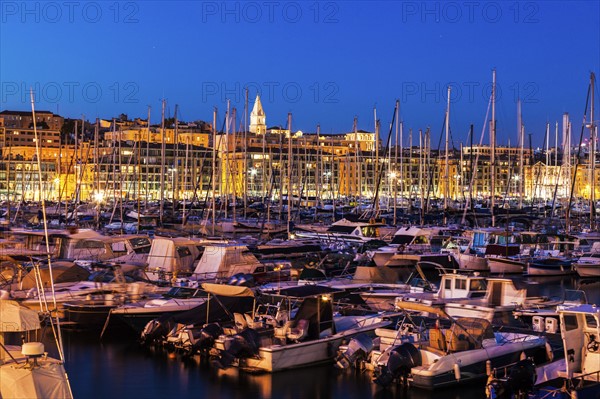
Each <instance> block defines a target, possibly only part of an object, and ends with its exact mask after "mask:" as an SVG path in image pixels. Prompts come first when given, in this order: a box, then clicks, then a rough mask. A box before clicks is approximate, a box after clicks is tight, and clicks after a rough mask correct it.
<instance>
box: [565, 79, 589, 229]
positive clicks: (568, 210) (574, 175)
mask: <svg viewBox="0 0 600 399" xmlns="http://www.w3.org/2000/svg"><path fill="white" fill-rule="evenodd" d="M591 90H592V82H590V83H589V84H588V91H587V95H586V96H585V108H584V110H583V123H582V124H581V133H580V135H579V146H578V147H577V159H576V162H575V168H574V170H573V178H572V181H571V192H570V193H569V202H568V205H567V209H566V210H565V213H566V214H565V216H566V217H565V219H566V223H567V228H568V227H569V217H570V216H571V215H570V214H571V205H572V202H573V191H574V190H575V179H576V178H577V169H578V166H579V160H580V157H581V147H582V143H583V132H584V130H585V121H586V120H587V112H588V104H589V101H590V92H591ZM592 117H593V115H592ZM569 161H570V160H569ZM590 224H591V220H590Z"/></svg>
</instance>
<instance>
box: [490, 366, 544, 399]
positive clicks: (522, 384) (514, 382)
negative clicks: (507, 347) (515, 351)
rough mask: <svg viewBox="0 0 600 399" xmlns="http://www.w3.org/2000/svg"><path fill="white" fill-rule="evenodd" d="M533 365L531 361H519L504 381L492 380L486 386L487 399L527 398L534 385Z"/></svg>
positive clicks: (534, 373)
mask: <svg viewBox="0 0 600 399" xmlns="http://www.w3.org/2000/svg"><path fill="white" fill-rule="evenodd" d="M535 380H536V372H535V365H534V364H533V361H532V360H531V359H525V360H520V361H519V362H517V364H515V365H514V366H513V367H512V368H511V369H510V372H509V375H508V378H506V379H496V378H495V379H492V380H491V381H490V382H488V384H487V386H486V393H487V397H488V398H496V399H510V398H521V397H527V394H529V393H530V392H531V391H532V390H533V386H534V385H535Z"/></svg>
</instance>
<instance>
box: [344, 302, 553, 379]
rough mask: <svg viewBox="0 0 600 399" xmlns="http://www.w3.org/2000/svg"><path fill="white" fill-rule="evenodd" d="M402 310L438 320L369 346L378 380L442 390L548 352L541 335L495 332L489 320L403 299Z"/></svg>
mask: <svg viewBox="0 0 600 399" xmlns="http://www.w3.org/2000/svg"><path fill="white" fill-rule="evenodd" d="M403 310H405V311H418V312H427V313H430V314H432V315H436V316H437V317H438V318H439V319H440V322H438V323H436V324H434V325H433V326H432V327H429V328H427V329H426V330H424V331H422V332H421V333H420V334H419V338H418V339H417V340H413V341H412V342H411V340H408V341H407V340H399V343H398V344H396V345H389V346H388V347H387V348H385V349H383V350H373V352H372V353H371V354H370V357H369V359H370V364H371V366H370V367H371V368H372V369H373V370H374V381H375V382H376V383H377V384H379V385H383V386H387V385H389V384H391V383H392V382H393V381H394V380H398V381H400V382H403V383H407V384H408V385H409V386H411V387H418V388H422V389H427V390H435V389H442V388H445V387H449V386H453V385H457V384H469V383H473V382H474V381H478V380H484V379H485V378H486V377H487V372H486V371H487V370H489V369H490V368H499V367H503V366H506V365H508V364H513V363H515V362H517V361H518V360H520V359H521V358H526V357H532V358H535V359H539V358H541V357H543V358H547V357H548V355H547V353H548V348H547V340H546V339H545V338H544V337H539V336H537V335H533V334H522V333H514V332H501V331H497V332H494V330H493V329H492V325H491V323H490V322H489V321H488V320H485V319H480V318H471V317H462V318H461V317H457V318H454V317H452V316H450V315H448V314H447V313H446V312H445V311H444V310H441V309H438V308H434V307H431V306H427V305H423V304H410V303H406V305H405V306H404V307H403ZM441 320H443V321H441ZM348 346H350V344H349V345H348Z"/></svg>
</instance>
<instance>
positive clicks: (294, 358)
mask: <svg viewBox="0 0 600 399" xmlns="http://www.w3.org/2000/svg"><path fill="white" fill-rule="evenodd" d="M389 324H390V322H389V321H380V322H376V323H373V324H368V325H365V326H363V327H358V328H352V329H348V330H345V331H342V332H339V333H337V334H334V335H331V336H329V337H325V338H320V339H317V340H313V341H306V342H298V343H292V344H286V345H270V346H266V347H261V348H260V349H259V352H258V356H257V357H255V358H254V357H253V358H245V359H240V360H239V363H238V367H240V368H242V369H248V370H253V371H265V372H269V373H274V372H277V371H282V370H287V369H293V368H298V367H305V366H309V365H313V364H318V363H324V362H329V361H332V360H333V358H334V357H335V355H336V353H337V349H338V347H339V346H340V344H341V343H342V341H344V340H346V341H347V340H349V339H351V338H352V337H353V336H355V335H357V334H360V333H366V332H371V331H374V330H375V329H376V328H380V327H385V326H387V325H389Z"/></svg>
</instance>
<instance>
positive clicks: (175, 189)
mask: <svg viewBox="0 0 600 399" xmlns="http://www.w3.org/2000/svg"><path fill="white" fill-rule="evenodd" d="M178 110H179V105H178V104H175V115H174V117H175V118H174V122H175V128H174V130H173V172H172V173H173V175H172V178H173V187H172V190H173V192H172V195H173V198H172V200H173V217H175V212H176V210H177V200H178V199H179V194H178V191H179V187H178V186H179V184H178V181H179V132H178V130H177V125H179V120H178V119H177V113H178Z"/></svg>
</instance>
